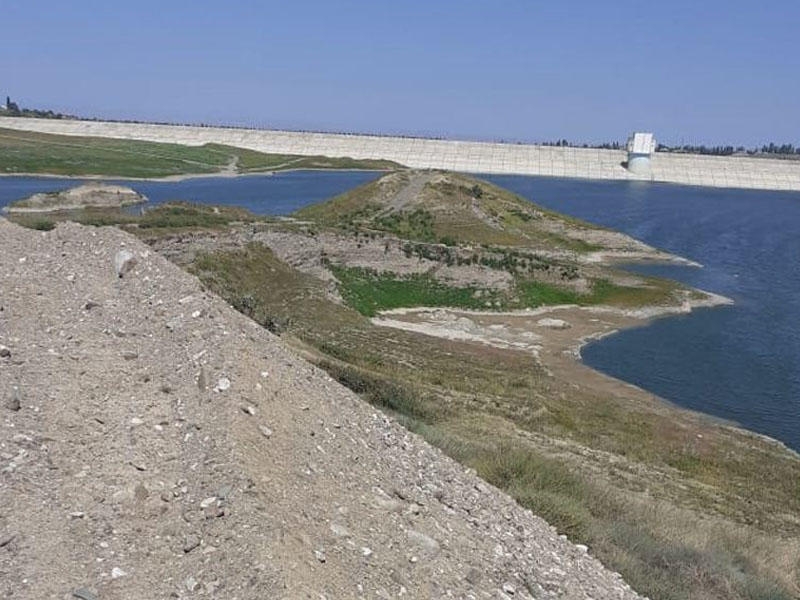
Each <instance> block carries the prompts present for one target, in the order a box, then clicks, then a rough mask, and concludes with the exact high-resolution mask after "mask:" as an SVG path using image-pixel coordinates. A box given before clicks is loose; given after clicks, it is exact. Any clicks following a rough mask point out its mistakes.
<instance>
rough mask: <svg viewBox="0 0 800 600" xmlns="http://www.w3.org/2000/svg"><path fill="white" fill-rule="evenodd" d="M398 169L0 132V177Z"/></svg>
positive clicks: (218, 147) (224, 149) (385, 164)
mask: <svg viewBox="0 0 800 600" xmlns="http://www.w3.org/2000/svg"><path fill="white" fill-rule="evenodd" d="M397 167H399V165H397V164H396V163H392V162H390V161H373V160H355V159H352V158H327V157H324V156H310V157H309V156H297V155H286V154H265V153H263V152H256V151H255V150H247V149H244V148H236V147H233V146H225V145H222V144H205V145H203V146H186V145H182V144H168V143H161V142H146V141H140V140H126V139H113V138H95V137H80V136H65V135H52V134H46V133H33V132H28V131H18V130H14V129H0V173H47V174H52V175H68V176H81V175H101V176H110V177H132V178H160V177H168V176H174V175H192V174H210V173H218V172H224V171H227V170H229V169H231V168H232V169H233V171H234V172H237V173H252V172H258V171H277V170H282V169H367V170H386V169H392V168H397Z"/></svg>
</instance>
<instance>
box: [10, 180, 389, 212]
mask: <svg viewBox="0 0 800 600" xmlns="http://www.w3.org/2000/svg"><path fill="white" fill-rule="evenodd" d="M379 176H380V173H378V172H375V171H286V172H282V173H276V174H274V175H248V176H246V177H200V178H196V179H185V180H183V181H134V180H123V179H120V180H116V181H111V182H109V183H118V184H121V185H125V186H128V187H130V188H133V189H134V190H136V191H137V192H139V193H141V194H144V195H145V196H147V198H148V199H149V200H150V204H151V205H152V204H159V203H161V202H166V201H169V200H189V201H192V202H201V203H206V204H218V205H234V206H241V207H244V208H246V209H248V210H250V211H252V212H254V213H255V214H259V215H285V214H289V213H291V212H293V211H295V210H297V209H299V208H302V207H303V206H308V205H309V204H316V203H317V202H322V201H323V200H327V199H328V198H331V197H332V196H336V195H337V194H341V193H342V192H346V191H347V190H350V189H352V188H354V187H357V186H359V185H361V184H362V183H367V182H368V181H372V180H373V179H376V178H377V177H379ZM81 183H83V182H82V181H80V180H75V179H57V178H48V177H0V208H2V207H3V206H5V205H6V204H8V203H10V202H13V201H14V200H19V199H21V198H27V197H28V196H30V195H31V194H35V193H38V192H55V191H59V190H63V189H67V188H70V187H74V186H76V185H80V184H81Z"/></svg>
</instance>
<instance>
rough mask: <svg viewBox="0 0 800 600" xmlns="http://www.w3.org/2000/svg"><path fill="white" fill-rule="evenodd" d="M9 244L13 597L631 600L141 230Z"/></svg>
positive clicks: (5, 279) (1, 500) (5, 466)
mask: <svg viewBox="0 0 800 600" xmlns="http://www.w3.org/2000/svg"><path fill="white" fill-rule="evenodd" d="M0 247H1V248H2V252H0V344H2V345H3V346H4V347H5V348H6V349H7V350H8V352H7V353H5V352H4V357H3V358H2V359H0V394H2V395H3V396H4V397H6V398H11V397H13V398H14V399H15V406H14V407H11V406H10V405H9V406H6V405H2V406H0V413H1V414H0V507H1V508H0V595H2V596H3V597H15V598H16V597H18V598H69V597H71V596H72V597H77V598H84V599H86V598H97V599H100V600H107V599H112V598H113V599H116V598H120V599H122V598H169V597H172V598H190V597H216V598H239V599H250V598H252V599H255V598H259V599H261V598H292V599H293V598H393V597H406V598H444V597H452V598H476V599H477V598H539V599H542V598H572V599H578V598H595V599H600V598H614V599H615V600H617V599H629V598H630V599H632V598H636V597H637V596H636V594H635V593H634V592H633V591H632V590H631V589H630V588H629V587H628V586H627V585H626V584H625V583H624V582H623V581H622V580H621V579H620V577H619V576H618V575H616V574H614V573H611V572H609V571H608V570H606V569H605V568H603V566H602V565H601V564H600V563H599V562H598V561H596V560H595V559H594V558H592V557H591V556H590V554H589V553H588V552H587V549H586V548H585V547H581V546H575V545H573V544H571V543H570V542H568V541H567V540H566V539H563V538H561V537H559V536H558V535H557V534H556V532H555V531H554V530H553V529H552V528H551V527H550V526H548V525H547V524H546V523H545V522H544V521H542V520H541V519H539V518H537V517H536V516H534V515H533V514H531V513H530V512H529V511H526V510H524V509H522V508H520V507H519V506H518V505H517V504H516V503H515V502H514V501H513V500H512V499H511V498H509V497H508V496H506V495H504V494H503V493H501V492H499V491H498V490H496V489H495V488H493V487H491V486H489V485H487V484H486V483H485V482H484V481H482V480H481V479H479V478H478V477H476V476H475V474H474V473H473V472H471V471H469V470H467V469H465V468H464V467H463V466H461V465H459V464H457V463H455V462H453V461H452V460H450V459H448V458H447V457H445V456H443V455H442V454H441V453H440V452H439V451H437V450H436V449H434V448H432V447H431V446H429V445H428V444H427V443H425V442H424V441H422V440H421V439H420V438H419V437H417V436H415V435H413V434H411V433H409V432H408V431H406V430H405V429H403V428H402V427H401V426H399V425H398V424H397V423H395V422H394V421H393V420H392V419H390V418H388V417H387V416H385V415H384V414H382V413H380V412H378V411H377V410H375V409H374V408H372V407H370V406H369V405H367V404H366V403H364V402H363V401H362V400H361V399H360V398H358V397H357V396H355V395H354V394H353V393H351V392H350V391H349V390H347V389H345V388H343V387H342V386H340V385H339V384H337V383H336V382H334V381H332V380H331V379H330V378H329V377H328V376H327V374H326V373H324V372H322V371H320V370H319V369H317V368H315V367H313V366H311V365H310V364H308V363H307V362H305V361H303V360H302V359H300V358H298V357H297V356H296V355H294V354H293V353H292V352H290V351H289V350H287V349H286V348H285V347H284V346H283V344H282V343H281V341H280V340H279V339H278V338H276V337H274V336H273V335H271V334H270V333H269V332H268V331H266V330H265V329H263V328H261V327H259V326H258V325H257V324H256V323H254V322H253V321H251V320H249V319H247V318H246V317H244V316H243V315H241V314H239V313H237V312H235V311H234V310H233V309H231V308H230V307H229V306H228V305H227V304H225V303H224V302H223V301H222V300H220V299H219V298H217V297H215V296H212V295H210V294H208V293H207V292H205V291H204V290H203V289H202V288H201V286H200V285H199V283H198V281H197V280H196V279H195V278H194V277H192V276H190V275H188V274H187V273H185V272H183V271H181V270H180V269H179V268H178V267H176V266H174V265H172V264H171V263H169V262H167V261H166V260H165V259H164V258H162V257H160V256H158V255H156V254H154V253H152V252H151V251H150V250H149V249H148V248H147V247H146V246H145V245H143V244H142V243H140V242H139V241H137V240H136V239H134V238H132V237H131V236H129V235H127V234H125V233H123V232H121V231H119V230H116V229H110V228H103V229H92V228H85V227H81V226H78V225H74V224H69V223H67V224H62V225H59V226H58V227H57V228H56V229H55V230H53V231H51V232H47V233H40V232H34V231H30V230H24V229H21V228H19V227H17V226H15V225H11V224H10V223H8V222H6V221H3V220H2V219H0ZM120 251H124V252H125V253H129V254H130V255H132V256H133V257H134V258H135V259H136V260H135V263H133V262H131V263H126V264H128V269H127V271H126V272H125V273H124V277H118V273H117V271H118V269H115V265H114V258H115V257H116V256H117V255H118V253H119V252H120Z"/></svg>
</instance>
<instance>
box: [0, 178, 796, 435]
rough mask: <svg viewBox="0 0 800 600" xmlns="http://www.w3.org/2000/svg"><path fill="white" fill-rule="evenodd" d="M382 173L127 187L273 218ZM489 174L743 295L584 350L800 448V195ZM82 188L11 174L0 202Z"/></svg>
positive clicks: (688, 273) (591, 359)
mask: <svg viewBox="0 0 800 600" xmlns="http://www.w3.org/2000/svg"><path fill="white" fill-rule="evenodd" d="M377 176H378V174H376V173H369V172H347V171H344V172H343V171H339V172H336V171H295V172H287V173H279V174H276V175H273V176H248V177H241V178H202V179H192V180H185V181H181V182H141V181H122V182H121V183H123V184H125V185H128V186H130V187H133V188H134V189H136V190H137V191H140V192H142V193H144V194H145V195H147V196H148V197H149V198H150V200H151V202H154V203H158V202H163V201H165V200H171V199H182V200H192V201H196V202H208V203H214V204H232V205H238V206H244V207H246V208H248V209H250V210H252V211H253V212H255V213H258V214H271V215H278V214H287V213H290V212H292V211H294V210H296V209H298V208H301V207H303V206H307V205H309V204H314V203H316V202H320V201H322V200H325V199H327V198H329V197H331V196H334V195H336V194H339V193H341V192H344V191H346V190H348V189H351V188H353V187H356V186H358V185H360V184H362V183H365V182H367V181H370V180H372V179H374V178H375V177H377ZM487 179H490V180H491V181H493V182H494V183H496V184H498V185H501V186H503V187H506V188H509V189H511V190H513V191H515V192H516V193H518V194H520V195H521V196H523V197H526V198H529V199H531V200H533V201H535V202H538V203H539V204H542V205H544V206H546V207H548V208H552V209H554V210H558V211H560V212H564V213H567V214H570V215H573V216H576V217H579V218H582V219H585V220H587V221H591V222H594V223H598V224H601V225H605V226H608V227H611V228H613V229H617V230H620V231H624V232H625V233H628V234H630V235H632V236H633V237H636V238H639V239H641V240H643V241H645V242H647V243H649V244H651V245H654V246H657V247H659V248H662V249H664V250H667V251H669V252H672V253H675V254H678V255H681V256H685V257H687V258H690V259H692V260H694V261H697V262H699V263H702V264H703V265H705V266H704V268H702V269H696V268H686V267H674V266H654V265H650V266H636V267H631V268H632V269H634V270H638V271H640V272H643V273H650V274H654V275H661V276H665V277H670V278H672V279H677V280H679V281H682V282H684V283H687V284H689V285H692V286H696V287H699V288H702V289H706V290H709V291H712V292H717V293H720V294H723V295H725V296H728V297H730V298H733V299H734V301H735V302H736V304H735V305H734V306H731V307H722V308H714V309H703V310H699V311H696V312H694V313H692V314H690V315H685V316H679V317H669V318H665V319H659V320H657V321H655V322H653V323H652V324H650V325H648V326H646V327H642V328H638V329H632V330H626V331H623V332H621V333H619V334H617V335H614V336H611V337H608V338H604V339H603V340H601V341H599V342H595V343H592V344H590V345H589V346H587V347H586V348H584V350H583V353H582V354H583V359H584V361H585V362H586V363H587V364H588V365H590V366H592V367H594V368H597V369H599V370H601V371H603V372H605V373H608V374H609V375H612V376H614V377H618V378H619V379H622V380H625V381H629V382H631V383H634V384H636V385H639V386H640V387H642V388H644V389H647V390H649V391H651V392H653V393H655V394H658V395H660V396H662V397H664V398H667V399H668V400H670V401H672V402H674V403H676V404H679V405H681V406H685V407H688V408H692V409H695V410H698V411H702V412H706V413H709V414H713V415H715V416H718V417H722V418H725V419H729V420H732V421H736V422H738V423H740V424H742V425H743V426H745V427H748V428H750V429H752V430H755V431H758V432H761V433H765V434H767V435H770V436H772V437H775V438H777V439H780V440H782V441H783V442H785V443H786V444H787V445H789V446H790V447H793V448H794V449H796V450H800V193H781V192H761V191H743V190H722V189H710V188H695V187H686V186H675V185H666V184H665V185H662V184H647V183H632V182H604V181H586V180H570V179H550V178H541V177H517V176H492V177H487ZM77 183H78V182H76V181H75V180H63V179H46V178H30V177H25V178H21V177H2V178H0V207H2V206H3V205H5V204H7V203H8V202H10V201H13V200H16V199H19V198H23V197H26V196H28V195H30V194H33V193H35V192H42V191H55V190H58V189H64V188H67V187H71V186H74V185H77ZM0 243H2V240H0Z"/></svg>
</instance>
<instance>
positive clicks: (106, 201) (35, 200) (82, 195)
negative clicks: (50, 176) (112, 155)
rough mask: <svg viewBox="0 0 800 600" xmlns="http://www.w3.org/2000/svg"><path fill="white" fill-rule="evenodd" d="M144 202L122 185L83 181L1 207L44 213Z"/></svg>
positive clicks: (15, 211)
mask: <svg viewBox="0 0 800 600" xmlns="http://www.w3.org/2000/svg"><path fill="white" fill-rule="evenodd" d="M144 202H147V198H146V197H145V196H143V195H142V194H140V193H138V192H136V191H134V190H132V189H130V188H127V187H124V186H121V185H108V184H105V183H86V184H84V185H79V186H77V187H74V188H70V189H68V190H64V191H62V192H50V193H42V194H34V195H33V196H30V197H29V198H25V199H24V200H18V201H16V202H12V203H11V204H9V205H8V206H7V207H5V208H4V209H3V210H4V211H5V212H8V213H45V212H55V211H59V210H76V209H81V208H121V207H123V206H130V205H133V204H142V203H144Z"/></svg>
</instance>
